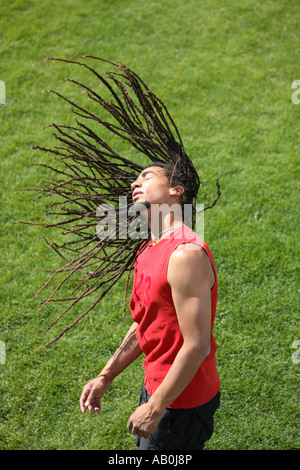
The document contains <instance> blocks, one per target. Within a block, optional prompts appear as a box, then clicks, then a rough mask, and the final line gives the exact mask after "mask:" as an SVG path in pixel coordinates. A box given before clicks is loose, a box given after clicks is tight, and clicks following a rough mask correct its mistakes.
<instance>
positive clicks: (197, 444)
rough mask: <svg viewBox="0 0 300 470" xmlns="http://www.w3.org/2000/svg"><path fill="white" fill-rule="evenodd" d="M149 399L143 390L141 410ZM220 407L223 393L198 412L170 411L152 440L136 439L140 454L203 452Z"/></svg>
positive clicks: (155, 431) (218, 394)
mask: <svg viewBox="0 0 300 470" xmlns="http://www.w3.org/2000/svg"><path fill="white" fill-rule="evenodd" d="M149 398H150V395H149V393H148V392H147V390H146V388H145V385H143V387H142V391H141V397H140V406H141V405H143V404H144V403H147V401H148V400H149ZM219 406H220V392H218V393H217V395H216V396H215V397H214V398H213V399H212V400H210V401H209V402H208V403H205V404H204V405H201V406H197V407H196V408H186V409H182V408H180V409H173V408H167V409H166V410H165V411H164V412H163V414H162V417H161V420H160V422H159V424H158V426H157V428H156V429H155V430H154V431H153V433H152V434H151V436H150V437H149V438H147V439H146V438H144V437H141V438H140V437H138V436H136V438H135V444H136V445H137V447H139V448H140V450H202V449H203V448H204V443H205V441H208V439H210V437H211V435H212V433H213V430H214V413H215V411H216V410H217V408H218V407H219Z"/></svg>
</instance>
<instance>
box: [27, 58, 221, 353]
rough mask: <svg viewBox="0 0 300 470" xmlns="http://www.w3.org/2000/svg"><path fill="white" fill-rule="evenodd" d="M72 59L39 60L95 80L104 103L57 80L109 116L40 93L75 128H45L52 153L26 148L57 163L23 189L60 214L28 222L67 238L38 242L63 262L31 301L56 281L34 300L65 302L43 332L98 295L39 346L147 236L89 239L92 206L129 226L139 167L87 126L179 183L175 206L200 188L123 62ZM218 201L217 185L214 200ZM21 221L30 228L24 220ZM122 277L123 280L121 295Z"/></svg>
mask: <svg viewBox="0 0 300 470" xmlns="http://www.w3.org/2000/svg"><path fill="white" fill-rule="evenodd" d="M80 59H82V61H78V60H67V59H58V58H53V57H50V58H47V59H46V61H62V62H65V63H69V64H73V65H75V66H80V67H83V68H85V69H86V70H87V71H88V73H90V74H91V75H92V76H94V77H96V79H97V80H98V81H99V82H98V85H100V86H102V87H104V89H105V90H106V91H108V92H109V94H110V99H104V98H103V97H102V96H101V95H100V92H99V91H98V88H100V86H98V87H97V91H95V90H93V89H92V88H90V87H88V86H87V85H85V84H83V83H81V82H79V81H76V80H73V79H70V78H67V79H64V80H62V81H63V82H71V83H72V84H73V85H75V86H77V87H79V88H80V89H82V90H83V91H84V94H85V95H86V97H87V99H88V100H89V103H91V102H93V104H96V106H97V107H99V109H100V110H101V111H102V112H106V113H108V116H109V119H105V118H104V117H103V115H102V114H100V113H97V114H95V113H94V112H92V110H91V108H89V109H88V108H87V107H86V108H84V107H83V106H82V105H79V104H77V103H76V102H74V101H73V100H70V99H69V98H67V97H66V96H64V95H62V94H60V93H58V92H57V91H55V90H48V91H46V93H53V94H55V95H57V96H58V97H59V98H61V99H63V100H65V101H66V102H67V103H69V105H71V112H72V113H73V114H74V115H75V124H74V125H72V126H71V125H60V124H55V123H52V124H50V125H48V126H46V128H51V129H53V134H52V135H53V137H54V138H55V139H56V141H58V143H59V145H57V146H54V147H53V148H45V147H42V146H39V145H36V146H34V147H33V148H34V149H39V150H41V151H44V152H49V153H50V154H52V155H54V156H55V159H56V160H58V161H59V162H60V166H59V168H58V165H57V166H50V165H48V164H45V163H37V164H36V165H40V166H44V167H46V168H47V169H50V170H51V171H52V172H54V173H55V174H56V178H53V179H52V180H51V182H50V185H49V186H48V187H45V188H40V187H35V188H31V189H29V190H34V191H41V192H44V193H46V195H47V196H53V195H56V196H58V197H59V200H58V201H57V200H56V201H54V202H53V203H52V204H51V205H50V207H53V208H56V210H55V211H53V212H49V213H48V214H52V215H53V214H54V215H55V216H60V217H62V220H56V221H55V222H54V223H45V222H43V223H38V224H34V225H42V226H44V227H55V228H59V229H62V230H63V231H62V233H63V234H68V235H70V236H71V239H70V240H68V241H66V242H64V243H61V244H57V243H55V242H51V243H50V242H48V240H46V243H47V244H48V245H49V246H50V247H51V248H52V249H53V250H54V251H55V252H56V253H57V254H58V255H59V256H60V257H61V258H62V259H63V262H64V264H63V266H62V267H60V268H58V269H55V270H53V271H52V272H51V275H50V277H49V279H48V280H47V281H46V283H45V284H44V285H43V286H42V287H41V288H40V290H39V291H38V292H37V294H36V296H35V297H34V298H36V297H37V296H39V295H40V294H41V293H42V291H44V289H45V288H46V287H47V286H48V285H49V284H52V283H53V282H55V280H56V287H55V288H54V289H53V291H52V293H51V294H50V295H49V296H48V297H47V298H46V299H45V300H43V301H41V303H40V309H41V308H43V307H45V306H46V305H47V304H48V303H49V302H60V301H68V302H69V304H68V306H67V307H66V308H65V309H64V310H63V311H62V312H61V313H60V315H59V316H58V317H57V318H56V319H55V320H54V321H53V322H52V323H51V324H50V325H49V326H48V328H47V329H46V331H48V330H49V329H50V328H51V327H52V326H53V325H54V324H56V323H57V322H58V321H59V320H60V319H61V318H62V316H64V315H65V314H66V313H67V312H68V311H69V310H70V309H71V308H73V307H75V306H76V305H77V304H78V302H79V301H80V300H82V299H84V298H86V297H88V296H90V294H92V293H94V292H95V293H96V292H97V294H98V295H97V298H96V300H95V301H94V302H93V303H92V304H91V305H90V306H89V307H88V308H87V309H86V310H85V311H84V312H82V313H81V314H80V315H79V316H78V317H77V318H76V319H75V320H74V321H73V322H72V323H71V324H70V325H69V326H67V327H66V328H64V329H63V330H62V331H61V332H60V333H59V334H58V335H57V336H56V337H55V338H54V339H52V340H51V341H49V342H48V343H47V344H45V345H44V346H42V347H47V346H48V345H50V344H52V343H53V342H55V341H57V340H58V339H59V338H60V337H61V336H62V335H63V334H64V333H65V332H66V331H68V330H70V329H71V328H73V327H74V326H75V325H76V324H77V323H78V322H79V321H80V320H81V319H82V318H83V317H84V316H85V315H87V314H88V313H89V312H90V311H91V310H92V309H93V308H95V306H96V305H97V304H98V303H99V302H100V301H101V299H103V297H104V296H105V295H106V294H107V293H108V292H109V291H110V290H111V288H112V287H113V286H114V285H115V284H116V283H117V282H118V280H119V279H120V278H121V277H122V276H123V274H124V273H125V272H128V273H129V274H130V271H131V268H132V266H133V264H134V261H135V259H136V255H137V252H138V250H139V248H140V246H141V243H142V242H143V240H141V238H143V239H144V238H147V237H149V233H146V234H145V233H144V234H142V229H141V233H140V235H143V236H140V237H138V238H132V237H128V236H121V232H120V227H119V226H117V231H116V236H115V237H110V236H107V237H106V238H104V239H100V238H99V237H98V236H97V233H96V232H95V226H96V225H97V222H99V217H98V215H97V208H98V207H99V206H101V205H102V206H105V204H109V205H110V206H113V207H114V208H115V216H116V220H119V218H120V217H121V216H123V215H124V213H125V217H126V227H125V228H126V229H127V231H126V230H125V232H126V233H128V228H129V226H130V224H132V222H133V221H134V220H136V216H135V215H134V216H128V214H129V213H130V207H131V206H132V202H131V189H130V184H131V182H132V181H134V180H135V179H136V177H137V176H138V175H139V174H140V172H141V170H142V169H143V166H142V165H140V164H139V163H137V162H135V161H131V160H129V159H127V158H125V157H124V156H121V155H119V153H117V152H116V151H115V150H114V149H113V148H112V147H111V145H109V144H108V143H107V141H105V140H104V138H103V134H101V133H100V132H98V131H97V132H96V131H95V130H93V129H92V127H93V126H92V124H95V125H96V126H99V127H100V128H102V129H103V128H104V129H107V130H108V131H110V133H112V134H113V135H115V136H117V137H118V138H120V139H123V140H125V141H127V142H128V143H129V144H130V145H131V146H132V147H133V148H134V149H135V150H137V151H138V152H141V153H142V154H143V155H144V156H146V157H147V159H148V161H149V166H150V165H151V164H155V165H159V166H161V167H162V168H164V171H165V174H166V177H167V180H168V182H169V183H170V184H182V185H183V186H184V188H185V193H184V200H183V201H182V202H184V203H186V202H191V201H192V202H193V204H194V206H195V201H196V196H197V192H198V189H199V185H200V181H199V177H198V174H197V172H196V170H195V167H194V165H193V163H192V161H191V160H190V159H189V158H188V156H187V155H186V153H185V150H184V147H183V143H182V140H181V137H180V134H179V132H178V129H177V127H176V125H175V123H174V121H173V119H172V117H171V116H170V114H169V112H168V110H167V108H166V106H165V105H164V104H163V102H162V101H161V100H160V99H159V98H158V97H157V96H156V95H155V94H154V93H152V92H151V91H150V90H149V88H148V87H147V86H146V84H145V83H144V82H143V81H142V79H141V78H140V77H139V76H138V75H137V74H136V73H135V72H133V71H132V70H130V69H129V68H128V67H126V66H125V65H123V64H116V63H113V62H110V61H107V60H105V59H102V58H99V57H93V56H84V57H80ZM85 59H92V60H95V61H101V62H105V63H108V64H110V65H111V66H112V67H113V70H112V71H107V72H105V73H104V74H103V75H101V74H100V73H98V72H97V71H96V70H95V69H94V68H92V67H91V66H89V65H88V64H87V63H85V62H84V61H85ZM111 118H112V119H111ZM217 184H218V182H217ZM219 196H220V193H219V186H218V197H217V199H218V198H219ZM120 197H124V198H126V201H127V203H126V204H125V206H122V207H120V204H119V202H120ZM217 199H216V200H215V202H214V203H213V205H214V204H215V203H216V201H217ZM213 205H212V206H213ZM212 206H210V207H212ZM108 217H109V216H108ZM102 219H103V216H102ZM100 220H101V217H100ZM22 223H24V222H22ZM25 223H29V224H33V223H32V222H25ZM123 229H124V227H123ZM108 235H109V233H108ZM78 274H79V275H80V279H77V280H76V279H75V287H74V288H73V289H72V290H71V292H70V295H69V296H68V297H67V298H59V297H57V295H58V292H59V291H60V289H61V288H62V286H63V285H66V284H67V283H69V281H70V280H74V277H76V276H77V275H78ZM58 278H60V279H58ZM128 280H129V276H128V279H127V285H126V294H127V290H128ZM126 294H125V300H126ZM125 300H124V307H123V309H124V308H125Z"/></svg>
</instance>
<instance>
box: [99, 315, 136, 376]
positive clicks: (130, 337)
mask: <svg viewBox="0 0 300 470" xmlns="http://www.w3.org/2000/svg"><path fill="white" fill-rule="evenodd" d="M136 327H137V323H133V324H132V325H131V327H130V328H129V330H128V332H127V334H126V336H125V338H124V340H123V341H122V344H121V346H120V347H119V348H118V349H117V351H116V352H115V354H114V355H113V356H112V358H111V359H110V360H109V361H108V363H107V364H106V366H105V367H104V368H103V369H102V371H101V372H100V374H99V375H104V376H106V377H107V378H108V379H109V380H113V379H114V378H115V377H116V376H117V375H118V374H120V373H121V372H122V371H123V370H124V369H126V367H128V366H129V365H130V364H131V363H132V362H133V361H134V360H135V359H137V358H138V357H139V356H140V355H141V353H142V350H141V348H140V346H139V343H138V341H137V338H136V334H135V331H136Z"/></svg>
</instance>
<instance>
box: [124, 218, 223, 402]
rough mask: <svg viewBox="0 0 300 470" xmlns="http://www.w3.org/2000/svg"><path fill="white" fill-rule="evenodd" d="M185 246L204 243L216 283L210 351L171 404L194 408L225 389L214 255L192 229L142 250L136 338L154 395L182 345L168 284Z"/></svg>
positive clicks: (133, 306) (135, 296) (134, 312)
mask: <svg viewBox="0 0 300 470" xmlns="http://www.w3.org/2000/svg"><path fill="white" fill-rule="evenodd" d="M182 243H195V244H197V245H200V246H201V247H202V248H203V249H204V250H205V252H206V254H207V256H208V257H209V259H210V261H211V264H212V267H213V270H214V274H215V284H214V286H213V288H212V291H211V351H210V354H209V355H208V356H207V357H206V358H205V360H204V361H203V363H202V364H201V366H200V368H199V369H198V371H197V373H196V375H195V376H194V378H193V379H192V381H191V382H190V383H189V385H188V386H187V387H186V388H185V390H184V391H183V392H182V393H181V394H180V395H179V396H178V397H177V398H176V400H175V401H174V402H173V403H172V404H171V405H170V406H169V407H170V408H193V407H196V406H199V405H202V404H204V403H207V402H208V401H209V400H210V399H212V398H213V397H214V396H215V395H216V394H217V392H218V391H219V389H220V382H219V377H218V373H217V368H216V357H215V353H216V350H217V344H216V342H215V339H214V337H213V333H212V330H213V325H214V319H215V314H216V306H217V293H218V279H217V273H216V268H215V263H214V260H213V257H212V254H211V252H210V250H209V248H208V246H207V245H206V243H205V242H204V241H203V240H201V239H200V238H199V237H198V236H197V235H196V234H195V233H194V232H193V231H192V230H191V229H189V228H188V227H187V226H183V227H179V228H177V229H176V230H174V232H172V233H171V234H170V235H169V236H168V237H167V238H164V239H162V240H161V241H160V242H159V243H157V244H152V242H150V243H149V241H146V242H145V243H143V245H142V246H141V249H140V251H139V255H138V257H137V259H136V262H135V267H134V283H133V292H132V296H131V300H130V310H131V316H132V319H133V321H134V322H137V323H138V326H137V329H136V336H137V340H138V342H139V345H140V347H141V349H142V351H143V352H144V354H145V356H146V358H145V360H144V362H143V366H144V370H145V386H146V389H147V391H148V393H149V394H150V395H153V393H154V392H155V390H156V389H157V387H158V386H159V385H160V383H161V382H162V381H163V379H164V377H165V376H166V374H167V372H168V370H169V369H170V367H171V365H172V363H173V362H174V359H175V357H176V355H177V353H178V351H179V350H180V348H181V346H182V344H183V338H182V335H181V332H180V328H179V324H178V320H177V314H176V311H175V307H174V304H173V300H172V293H171V288H170V286H169V284H168V281H167V269H168V264H169V259H170V256H171V254H172V253H173V251H174V250H175V249H176V248H177V247H178V246H179V245H181V244H182Z"/></svg>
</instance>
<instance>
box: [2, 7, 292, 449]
mask: <svg viewBox="0 0 300 470" xmlns="http://www.w3.org/2000/svg"><path fill="white" fill-rule="evenodd" d="M299 14H300V6H299V3H298V2H297V1H292V0H289V1H281V2H278V1H276V0H267V1H265V2H261V3H259V2H256V1H250V0H233V1H231V2H225V1H221V0H210V1H207V0H206V1H202V2H198V1H196V0H191V1H186V2H180V1H175V0H173V1H170V0H166V1H164V2H159V1H157V0H155V1H150V2H146V1H144V0H142V1H133V0H129V1H126V2H124V1H121V0H114V1H111V2H108V1H103V0H102V1H96V0H87V1H86V2H79V1H71V0H69V1H65V2H58V1H56V0H54V1H51V2H50V1H49V0H45V1H43V2H38V1H35V0H28V1H27V2H21V1H16V0H15V1H14V0H13V1H10V2H8V1H3V2H2V4H1V17H0V18H1V19H0V28H1V38H0V51H1V53H0V54H1V55H0V80H3V81H4V82H5V83H6V102H7V104H6V105H0V122H1V127H0V152H1V160H0V162H1V174H0V185H1V189H2V190H1V257H2V263H1V291H0V299H1V320H0V328H1V329H0V339H1V340H2V341H4V342H5V345H6V363H5V364H1V365H0V374H1V381H0V384H1V385H0V387H1V407H0V448H1V449H6V450H8V449H18V450H19V449H129V450H131V449H135V446H134V438H133V437H132V436H131V435H130V434H129V432H128V431H127V430H126V423H127V420H128V417H129V416H130V414H131V413H132V411H133V410H134V409H135V407H136V406H137V403H138V399H139V390H140V387H141V384H142V380H143V370H142V364H141V360H139V361H137V363H135V364H133V365H131V367H130V368H129V369H128V370H127V371H125V372H124V373H123V374H122V375H121V376H120V377H118V378H117V379H116V381H115V383H114V384H113V386H112V388H111V389H110V390H109V391H108V392H107V394H106V396H105V397H104V399H103V403H102V407H103V409H102V413H101V415H99V416H98V415H97V416H92V415H90V416H88V415H82V414H81V413H80V410H79V406H78V400H79V396H80V393H81V390H82V387H83V386H84V385H85V383H86V382H87V381H88V380H90V379H91V378H93V377H94V376H95V375H96V374H98V373H99V371H100V370H101V368H102V366H103V365H104V364H105V363H106V361H107V360H108V359H109V357H110V356H111V354H112V353H113V352H114V350H115V349H116V348H117V346H118V344H119V342H120V341H121V339H122V337H123V336H124V334H125V332H126V330H127V329H128V327H129V324H130V321H129V320H128V321H127V322H124V321H123V319H122V312H121V309H122V303H123V292H124V285H125V280H122V282H121V283H120V285H119V286H117V287H116V288H114V290H113V291H112V292H111V294H110V295H109V296H108V297H107V298H106V299H105V301H104V302H102V304H101V305H100V306H99V307H98V308H97V309H95V311H93V312H91V313H90V314H89V316H88V317H86V318H85V319H84V320H82V322H81V323H80V324H79V325H78V326H77V327H76V328H75V329H74V330H72V331H71V332H69V333H67V334H66V335H65V336H64V337H63V338H61V340H60V341H59V342H58V343H56V344H55V345H53V346H52V347H50V348H49V349H48V350H41V351H38V352H34V351H35V348H36V347H37V346H39V345H40V344H42V343H44V342H45V341H46V340H47V339H48V338H52V337H53V334H54V333H52V334H50V333H49V334H48V333H47V334H44V333H43V330H44V328H45V327H46V326H47V325H48V324H49V323H50V321H52V320H53V319H54V318H56V316H57V312H58V311H57V307H56V308H54V307H53V306H51V307H49V308H48V309H46V310H45V311H41V312H37V305H38V304H37V301H32V302H29V301H28V300H29V299H30V298H32V297H33V296H34V295H35V293H36V291H37V290H38V288H39V287H40V286H41V283H42V282H43V281H45V280H46V274H45V273H43V272H41V271H40V270H41V269H49V268H51V267H53V266H57V262H58V260H57V259H56V257H55V256H54V255H53V254H51V253H49V249H48V248H47V247H46V245H45V242H44V240H43V237H44V236H46V237H47V238H48V239H49V240H53V239H55V237H56V236H57V237H59V236H60V235H59V234H56V233H54V232H53V233H51V232H50V230H47V231H45V230H44V229H42V228H39V227H35V226H22V225H11V224H10V225H7V223H8V222H12V221H16V220H35V221H41V220H44V218H45V215H44V214H45V212H46V210H47V207H48V203H49V201H48V200H46V199H45V198H43V196H42V195H41V194H39V193H37V194H35V193H31V192H23V193H17V194H15V195H12V193H13V192H14V191H17V190H20V189H22V188H28V187H32V186H33V185H35V184H36V183H38V182H39V181H40V180H42V179H45V178H47V176H49V175H48V174H47V172H46V171H45V169H43V168H42V167H32V166H28V163H34V162H40V161H43V159H45V158H46V156H45V155H44V154H42V155H41V154H40V153H38V152H36V151H33V150H31V145H33V144H41V145H43V146H47V145H49V144H52V143H53V142H52V138H51V136H50V133H48V132H47V131H42V127H43V126H44V125H46V124H49V123H51V122H53V121H55V122H60V123H65V122H67V121H68V122H71V119H72V116H71V115H70V114H69V113H68V112H67V110H68V106H66V105H64V104H63V103H62V102H61V101H59V100H57V99H56V97H54V95H48V94H40V92H41V91H42V90H44V89H49V88H56V89H57V88H58V87H60V86H61V84H58V83H57V82H58V80H59V79H60V78H62V77H67V76H70V75H72V76H74V78H75V76H76V78H81V77H83V71H82V70H81V69H79V68H76V67H75V68H71V69H70V67H68V66H67V64H62V63H60V64H57V63H53V62H47V63H45V64H44V63H43V61H44V59H45V58H46V57H50V56H54V57H55V56H56V57H63V58H69V57H75V56H77V55H80V54H82V55H83V54H91V55H97V56H102V57H105V58H107V59H110V60H113V61H122V62H124V63H126V64H128V66H130V67H131V68H133V69H134V70H136V71H137V72H138V73H139V74H140V75H141V76H142V77H143V79H144V80H145V81H146V83H148V84H149V86H150V88H152V89H153V91H155V92H156V94H157V95H158V96H160V97H161V98H162V99H163V101H164V102H165V103H166V104H167V106H168V109H169V110H170V112H171V114H172V116H173V118H174V119H175V122H176V123H177V125H178V127H179V129H180V132H181V135H182V137H183V140H184V144H185V147H186V150H187V153H188V154H189V155H190V156H191V157H192V158H193V160H194V162H195V164H196V167H197V169H198V170H199V173H200V177H201V180H202V191H201V192H200V195H199V202H204V203H205V204H209V203H210V202H211V201H212V200H213V198H214V197H215V184H214V181H215V179H216V178H219V181H220V184H221V190H222V198H221V200H220V201H219V202H218V204H217V206H216V207H215V208H214V209H213V210H212V211H206V212H205V238H206V241H207V243H208V244H209V246H210V248H211V250H212V252H213V254H214V257H215V261H216V264H217V268H218V272H219V280H220V289H219V302H218V312H217V318H216V324H215V338H216V341H217V343H218V344H219V350H218V353H217V360H218V369H219V375H220V379H221V384H222V404H221V407H220V409H219V410H218V412H217V414H216V422H215V433H214V435H213V437H212V439H211V440H210V441H209V443H208V444H207V448H208V449H221V450H222V449H225V450H226V449H234V450H239V449H246V450H247V449H248V450H256V449H258V450H259V449H275V450H278V449H299V447H300V439H299V389H300V387H299V368H300V365H299V364H294V363H293V362H292V354H293V352H294V349H293V348H292V344H293V342H294V341H295V340H299V339H300V331H299V295H298V293H299V292H298V289H299V282H298V279H299V244H298V232H299V224H298V203H299V198H298V193H299V143H300V105H294V104H293V103H292V101H291V96H292V93H293V91H294V90H292V89H291V84H292V82H293V81H294V80H297V79H298V80H299V79H300V68H299V54H300V40H299V28H300V21H299V18H300V16H299ZM73 92H74V93H77V91H74V90H73V91H72V93H73ZM120 148H121V147H120ZM124 151H126V152H129V151H128V149H127V148H126V149H124ZM47 158H48V159H49V160H48V161H51V160H50V157H49V156H47ZM86 306H87V304H86V303H83V305H81V306H80V307H78V309H77V311H76V312H75V314H79V313H80V312H81V311H83V310H82V309H84V308H85V307H86ZM128 316H129V314H127V317H128ZM69 320H70V318H69V319H66V320H62V323H61V325H58V328H57V329H55V331H58V330H60V328H61V327H62V326H63V325H65V324H67V323H69Z"/></svg>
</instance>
